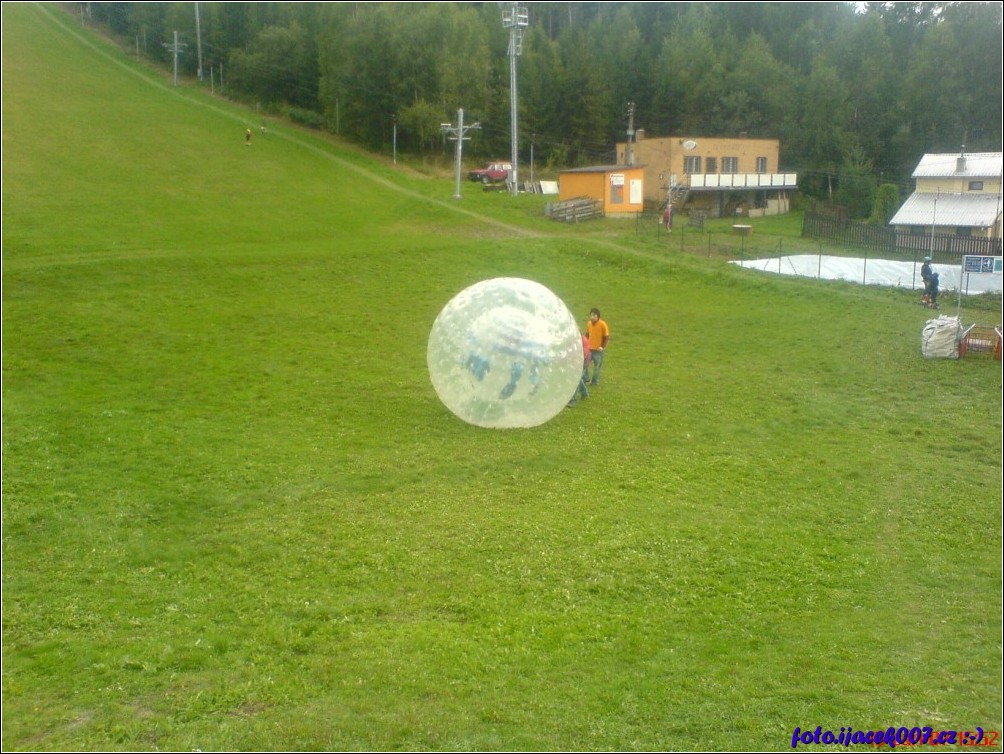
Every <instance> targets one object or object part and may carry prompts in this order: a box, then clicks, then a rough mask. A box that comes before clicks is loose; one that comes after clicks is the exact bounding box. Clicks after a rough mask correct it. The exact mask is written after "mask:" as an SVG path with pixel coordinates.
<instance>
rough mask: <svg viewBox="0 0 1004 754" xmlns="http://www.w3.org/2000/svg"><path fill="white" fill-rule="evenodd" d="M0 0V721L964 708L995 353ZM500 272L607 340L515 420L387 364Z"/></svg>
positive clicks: (909, 718) (695, 736)
mask: <svg viewBox="0 0 1004 754" xmlns="http://www.w3.org/2000/svg"><path fill="white" fill-rule="evenodd" d="M2 13H3V17H2V20H3V27H2V31H3V229H2V233H3V558H4V563H3V566H4V568H3V700H4V703H3V710H2V715H3V733H2V737H3V741H2V743H3V748H4V750H11V751H13V750H39V749H49V750H74V749H76V750H155V749H178V750H181V749H189V750H191V749H201V750H313V749H353V750H361V749H374V750H408V749H411V750H415V749H424V750H432V749H435V750H464V749H466V750H484V749H493V750H641V749H673V750H686V749H737V750H758V749H766V750H780V749H790V748H791V745H792V736H793V732H794V730H795V728H796V727H798V728H801V729H802V730H806V729H809V730H815V728H816V726H821V727H822V729H823V730H824V731H825V730H827V729H831V730H833V731H834V733H839V732H840V729H841V727H842V726H852V727H853V728H854V729H855V730H862V731H864V730H869V729H883V730H884V729H886V728H888V727H890V726H895V727H897V728H898V727H900V726H904V727H906V728H913V727H918V728H920V729H924V728H925V727H930V728H932V729H934V730H958V731H964V730H975V727H976V726H979V727H981V728H982V729H983V730H985V731H999V730H1000V727H1001V702H1002V699H1001V675H1000V668H1001V662H1002V658H1001V646H1000V637H1001V558H1000V537H1001V505H1000V504H1001V452H1002V449H1001V388H1002V384H1001V369H1000V366H999V364H998V363H996V362H990V361H986V360H978V359H966V360H963V361H942V360H925V359H923V358H922V357H921V354H920V348H919V346H920V332H921V328H922V327H923V324H924V321H925V319H926V318H927V316H928V313H927V312H926V311H925V310H923V309H921V308H920V307H917V306H916V303H915V297H914V296H913V295H912V294H906V293H899V292H892V291H888V290H882V289H872V288H863V287H860V286H855V285H852V284H848V283H842V282H834V283H826V282H819V281H811V280H795V279H782V278H772V277H770V276H768V275H762V274H757V273H752V272H748V271H743V270H740V269H736V268H734V267H732V266H730V265H727V264H725V263H724V262H721V261H718V260H712V259H709V258H705V257H702V256H700V255H687V254H680V253H677V252H673V251H672V250H670V249H668V248H666V246H665V245H664V244H660V242H659V239H658V238H657V237H656V236H655V235H654V234H653V235H648V234H638V233H635V230H634V228H633V224H632V223H623V222H621V223H618V222H616V221H610V222H600V223H594V224H586V225H582V226H577V227H566V226H559V225H556V224H553V223H551V222H549V221H547V220H546V219H544V218H543V213H542V202H543V200H542V198H541V197H533V196H522V197H518V198H513V197H509V196H507V195H502V194H497V193H483V192H481V191H479V190H476V189H475V188H474V187H473V186H471V187H467V186H465V187H464V191H465V193H464V197H463V199H462V200H461V201H455V200H453V199H452V198H451V197H452V194H453V185H452V182H451V181H449V180H443V179H439V178H429V177H423V176H421V175H419V174H416V173H414V172H412V171H407V170H404V169H395V168H394V167H393V166H392V165H389V164H388V161H386V160H381V159H379V158H376V157H372V156H369V155H365V154H361V153H359V152H358V151H357V150H355V149H353V148H351V147H349V146H347V145H345V144H341V143H339V142H338V141H337V140H334V139H330V138H324V137H322V136H319V135H317V134H313V133H308V132H304V131H302V130H298V129H294V128H292V127H290V126H288V125H286V124H283V123H278V122H273V123H270V124H269V128H268V131H267V132H264V133H263V132H261V131H260V130H259V125H260V118H259V117H258V116H257V115H255V114H254V113H253V112H248V111H246V110H243V109H241V108H239V107H237V106H235V105H233V104H231V103H227V102H225V101H222V100H220V99H217V98H214V97H212V96H211V95H210V94H209V93H208V92H205V91H204V90H201V89H198V88H197V87H195V86H194V85H192V84H184V85H183V86H180V87H178V88H174V87H172V86H171V85H170V81H169V80H168V79H167V78H166V77H165V76H163V75H161V74H158V73H156V72H153V71H151V70H149V69H147V68H145V67H143V66H142V65H140V64H138V63H136V62H135V61H132V60H130V59H128V58H127V57H125V56H124V55H122V54H121V53H120V52H118V51H117V50H116V49H114V48H113V47H110V46H108V45H106V44H105V43H104V42H102V41H101V40H100V39H99V38H97V37H96V36H93V35H92V34H90V33H89V32H88V31H87V30H83V29H81V28H80V25H79V20H78V19H75V18H74V17H72V16H68V15H63V14H62V13H61V12H60V11H58V10H56V9H55V7H53V6H37V5H29V4H11V3H5V4H4V5H3V10H2ZM246 128H252V129H254V137H253V140H252V144H251V146H250V147H248V146H246V145H245V143H244V131H245V129H246ZM496 276H517V277H526V278H531V279H533V280H536V281H538V282H540V283H542V284H544V285H546V286H548V287H549V288H550V289H551V290H553V291H554V292H555V293H557V294H558V295H559V296H560V297H561V298H562V299H563V300H564V301H565V302H566V304H568V306H569V307H570V309H571V310H572V311H573V313H575V315H576V316H577V317H578V318H579V319H580V320H581V321H582V322H583V323H584V322H585V318H586V315H587V312H588V310H589V308H590V307H591V306H598V307H600V308H601V309H602V310H603V313H604V317H605V318H606V319H607V321H608V322H609V323H610V326H611V330H612V335H613V339H612V344H611V348H610V351H609V354H608V357H607V363H606V365H605V367H604V374H605V382H604V384H603V385H602V386H601V387H600V388H599V389H598V390H596V391H594V394H593V396H592V397H590V398H589V399H588V400H586V401H584V402H582V403H581V404H580V405H578V406H576V407H575V408H572V409H569V410H567V411H564V412H562V413H561V414H560V415H559V416H557V417H556V418H555V419H553V420H552V421H550V422H548V423H547V424H544V425H542V426H540V427H537V428H534V429H532V430H521V431H492V430H484V429H479V428H476V427H473V426H470V425H467V424H464V423H463V422H461V421H460V420H459V419H457V418H455V417H454V416H453V415H452V414H450V413H449V411H447V410H446V409H445V408H444V406H443V405H442V404H441V403H440V402H439V400H438V398H437V396H436V394H435V392H434V390H433V388H432V385H431V383H430V381H429V378H428V374H427V370H426V366H425V349H426V339H427V336H428V333H429V330H430V328H431V326H432V322H433V321H434V319H435V317H436V315H437V314H438V312H439V310H440V309H441V308H442V307H443V306H444V305H445V304H446V302H447V301H449V300H450V298H452V296H453V295H455V294H456V293H457V292H458V291H460V290H461V289H463V288H465V287H467V286H468V285H471V284H472V283H475V282H477V281H479V280H483V279H486V278H491V277H496ZM817 748H819V747H817ZM994 748H995V749H996V750H999V749H1000V742H999V741H998V742H997V744H996V746H995V747H991V748H988V749H985V750H992V749H994Z"/></svg>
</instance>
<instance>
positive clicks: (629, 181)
mask: <svg viewBox="0 0 1004 754" xmlns="http://www.w3.org/2000/svg"><path fill="white" fill-rule="evenodd" d="M580 197H589V198H590V199H597V200H600V201H602V202H603V214H604V215H605V216H607V217H616V216H618V215H621V216H624V217H628V216H633V215H634V214H635V213H638V212H641V211H642V210H643V209H644V208H645V166H644V165H598V166H596V167H588V168H571V169H569V170H562V171H561V172H560V173H558V199H559V201H567V200H569V199H578V198H580Z"/></svg>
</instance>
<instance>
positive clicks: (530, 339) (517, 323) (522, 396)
mask: <svg viewBox="0 0 1004 754" xmlns="http://www.w3.org/2000/svg"><path fill="white" fill-rule="evenodd" d="M428 362H429V376H430V377H431V378H432V385H433V387H434V388H435V389H436V393H437V394H438V395H439V399H440V400H441V401H442V402H443V403H444V404H445V405H446V407H447V408H448V409H450V411H452V412H453V413H454V414H456V415H457V416H458V417H460V418H461V419H463V420H464V421H465V422H468V423H469V424H474V425H477V426H479V427H493V428H510V427H535V426H537V425H538V424H543V423H544V422H546V421H548V420H549V419H552V418H554V417H555V416H556V415H557V414H558V413H559V412H560V411H561V409H562V408H564V407H565V405H566V404H567V403H568V401H569V400H570V399H571V397H572V396H573V395H574V394H575V390H576V388H577V387H578V385H579V379H580V378H581V377H582V335H581V334H580V333H579V329H578V327H577V325H576V324H575V318H574V317H572V314H571V312H569V311H568V308H567V307H566V306H565V304H564V302H563V301H562V300H561V299H560V298H558V297H557V296H555V295H554V294H553V293H551V291H549V290H548V289H547V288H545V287H544V286H542V285H540V284H539V283H535V282H533V281H532V280H523V279H521V278H495V279H494V280H485V281H482V282H480V283H477V284H475V285H472V286H471V287H470V288H466V289H464V290H463V291H461V292H460V293H458V294H457V295H456V296H454V297H453V299H452V300H451V301H450V302H449V303H448V304H447V305H446V306H445V307H443V310H442V311H441V312H440V313H439V316H438V317H436V321H435V323H434V324H433V325H432V332H431V333H430V334H429V349H428Z"/></svg>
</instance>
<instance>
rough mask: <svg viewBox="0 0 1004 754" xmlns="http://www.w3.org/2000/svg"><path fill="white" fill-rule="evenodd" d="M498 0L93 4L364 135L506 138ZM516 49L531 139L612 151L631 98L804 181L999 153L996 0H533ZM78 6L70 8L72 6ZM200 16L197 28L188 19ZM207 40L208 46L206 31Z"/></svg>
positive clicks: (377, 140)
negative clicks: (772, 160) (744, 143)
mask: <svg viewBox="0 0 1004 754" xmlns="http://www.w3.org/2000/svg"><path fill="white" fill-rule="evenodd" d="M506 5H507V4H506V3H498V2H489V3H481V2H458V3H438V2H437V3H408V4H401V3H368V2H345V3H287V2H270V3H269V2H264V3H213V2H206V3H191V2H184V3H180V2H178V3H126V2H122V3H84V4H82V5H81V4H76V3H74V4H72V6H73V8H74V9H75V10H74V12H80V13H81V15H82V16H83V17H84V19H85V22H88V21H89V22H90V23H94V24H99V25H102V26H104V27H105V28H107V29H108V30H109V31H110V32H111V33H112V34H113V35H115V36H116V37H117V38H118V39H119V40H120V41H121V42H122V43H123V44H124V45H126V46H127V47H128V48H132V49H134V50H135V52H136V53H137V54H139V55H141V56H145V57H147V58H149V59H153V60H156V61H159V62H163V63H165V64H167V63H168V62H169V61H170V55H171V53H170V51H169V50H168V48H167V44H169V43H171V42H172V41H173V34H174V32H175V31H177V32H178V34H179V41H181V42H183V43H185V44H186V47H185V51H184V54H183V55H182V56H181V58H180V70H181V71H182V72H183V73H184V74H185V75H187V76H195V75H196V74H197V69H198V62H199V61H198V57H199V56H198V52H199V48H201V57H202V69H203V80H204V81H206V82H207V83H209V79H210V72H211V71H212V75H213V77H214V79H213V81H214V82H215V83H214V86H215V87H216V88H217V90H218V89H219V86H220V84H219V81H220V79H219V77H220V75H221V72H222V82H223V90H224V91H225V92H226V93H227V94H228V95H229V96H231V97H234V98H237V99H240V100H243V101H246V102H249V103H258V104H260V106H261V107H262V108H263V109H264V110H266V111H268V112H275V113H279V112H281V113H284V114H285V115H287V116H289V117H292V118H293V119H294V120H299V121H300V122H302V123H307V124H311V125H316V126H319V127H323V128H327V129H329V130H331V131H333V132H336V133H338V134H340V135H341V136H343V137H346V138H348V139H351V140H352V141H354V142H357V143H359V144H360V145H362V146H365V147H367V148H369V149H374V150H383V151H389V150H390V144H391V139H392V131H393V124H394V122H395V118H396V122H397V138H398V140H397V148H398V150H399V151H402V152H410V153H415V154H423V153H432V152H438V151H444V150H449V149H450V148H451V147H450V145H449V144H446V143H444V140H443V135H442V133H441V131H440V128H439V124H440V123H443V122H453V121H455V120H456V113H457V109H458V108H463V109H464V111H465V118H466V119H467V120H469V121H475V120H477V121H480V123H481V130H479V131H477V132H474V133H473V134H472V137H473V138H472V139H471V141H470V142H468V143H467V144H466V146H465V154H466V155H469V156H470V159H471V160H472V161H476V160H480V159H482V158H489V157H500V156H506V155H508V154H509V152H510V127H509V108H510V82H509V79H510V76H509V57H508V55H507V48H508V42H509V32H508V30H507V29H504V28H503V25H502V15H503V10H504V6H506ZM524 5H525V6H526V8H527V9H528V11H529V27H528V28H527V31H526V34H525V37H524V39H523V46H522V55H521V57H520V58H519V61H518V76H519V78H518V82H519V83H518V94H519V123H520V137H521V139H520V141H521V145H520V153H521V159H523V160H525V159H526V155H527V154H528V153H529V150H530V142H531V140H533V146H534V149H535V155H536V156H535V159H536V161H537V163H538V164H545V163H546V164H548V165H550V166H551V167H552V168H558V167H566V166H573V165H584V164H596V163H607V162H612V161H613V159H614V154H615V152H614V149H615V147H614V145H615V143H616V142H618V141H624V140H625V139H626V130H627V123H628V121H627V106H628V103H629V102H633V103H634V104H635V118H634V123H635V127H636V128H643V129H645V131H646V132H647V133H648V135H649V136H665V135H670V134H687V135H697V136H737V135H740V134H747V135H749V136H751V137H766V138H777V139H779V140H780V142H781V162H782V165H781V168H782V169H783V170H788V171H793V172H797V173H798V174H799V176H800V189H801V190H802V192H803V193H804V194H808V195H810V196H825V195H827V193H828V191H829V190H830V189H831V188H832V187H833V186H834V185H836V186H837V187H838V189H839V187H840V186H841V185H842V186H843V187H844V189H845V190H847V189H849V187H850V186H852V185H861V184H862V183H865V184H868V185H869V186H871V187H872V188H874V187H876V186H878V185H879V184H893V185H897V186H899V187H900V190H901V191H903V192H904V195H905V193H906V192H908V191H909V190H910V189H911V181H910V174H911V172H912V170H913V169H914V167H915V166H916V164H917V162H918V160H919V159H920V157H921V156H922V155H923V154H924V153H925V152H953V151H956V150H959V149H960V148H961V147H962V145H963V144H964V145H965V147H966V150H967V151H969V152H977V151H999V150H1000V149H1001V127H1002V105H1001V102H1002V92H1001V79H1002V59H1001V50H1002V42H1001V34H1002V4H1001V3H1000V2H989V3H987V2H860V3H841V2H822V3H815V2H812V3H810V2H803V3H799V2H789V3H774V2H765V3H696V2H695V3H675V2H674V3H658V2H647V3H634V2H568V3H560V2H531V3H525V4H524ZM78 8H79V10H76V9H78ZM197 15H198V35H197V29H196V16H197ZM200 43H201V44H200Z"/></svg>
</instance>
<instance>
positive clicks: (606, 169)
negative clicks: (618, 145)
mask: <svg viewBox="0 0 1004 754" xmlns="http://www.w3.org/2000/svg"><path fill="white" fill-rule="evenodd" d="M643 167H645V166H644V165H593V166H592V167H585V168H568V169H567V170H559V171H558V172H559V173H612V172H614V171H623V170H637V169H638V168H643Z"/></svg>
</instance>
